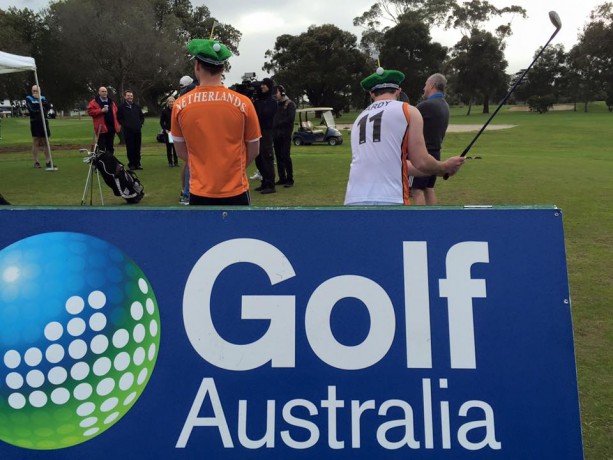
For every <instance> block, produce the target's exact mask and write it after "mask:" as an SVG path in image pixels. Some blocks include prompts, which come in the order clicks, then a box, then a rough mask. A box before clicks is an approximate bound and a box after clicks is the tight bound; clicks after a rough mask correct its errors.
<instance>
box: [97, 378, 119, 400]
mask: <svg viewBox="0 0 613 460" xmlns="http://www.w3.org/2000/svg"><path fill="white" fill-rule="evenodd" d="M114 389H115V380H113V379H111V378H106V379H104V380H102V381H101V382H100V383H99V384H98V386H97V387H96V393H98V394H99V395H100V396H107V395H109V394H110V393H111V391H113V390H114Z"/></svg>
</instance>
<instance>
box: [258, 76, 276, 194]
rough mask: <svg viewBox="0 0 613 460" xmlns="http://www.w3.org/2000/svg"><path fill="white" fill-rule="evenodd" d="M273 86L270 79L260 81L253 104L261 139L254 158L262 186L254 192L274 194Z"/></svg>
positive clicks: (274, 104) (274, 107) (274, 106)
mask: <svg viewBox="0 0 613 460" xmlns="http://www.w3.org/2000/svg"><path fill="white" fill-rule="evenodd" d="M274 87H275V84H274V83H273V81H272V80H271V79H270V78H265V79H264V80H262V84H261V85H260V88H259V90H258V92H257V99H256V100H255V101H254V102H253V105H254V106H255V111H256V113H257V114H258V120H259V122H260V130H261V131H262V138H261V139H260V154H259V155H258V156H257V157H256V158H255V164H256V166H257V168H258V171H260V174H262V185H261V186H259V187H257V188H256V189H255V190H256V191H259V192H260V193H263V194H267V193H275V192H276V190H275V165H274V158H273V141H272V133H273V120H274V117H275V113H276V112H277V103H276V101H275V100H274V99H273V98H272V95H273V88H274Z"/></svg>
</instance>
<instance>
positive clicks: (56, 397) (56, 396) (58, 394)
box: [51, 388, 70, 406]
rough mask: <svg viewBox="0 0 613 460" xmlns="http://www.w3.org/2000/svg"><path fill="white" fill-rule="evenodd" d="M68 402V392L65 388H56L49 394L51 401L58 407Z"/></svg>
mask: <svg viewBox="0 0 613 460" xmlns="http://www.w3.org/2000/svg"><path fill="white" fill-rule="evenodd" d="M69 400H70V391H68V390H67V389H66V388H56V389H55V390H53V391H52V392H51V401H53V403H55V404H57V405H58V406H63V405H64V404H66V403H67V402H68V401H69Z"/></svg>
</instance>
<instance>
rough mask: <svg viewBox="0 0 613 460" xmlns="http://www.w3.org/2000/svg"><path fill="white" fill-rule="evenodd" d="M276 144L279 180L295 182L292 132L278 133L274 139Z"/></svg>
mask: <svg viewBox="0 0 613 460" xmlns="http://www.w3.org/2000/svg"><path fill="white" fill-rule="evenodd" d="M273 143H274V145H275V157H276V158H277V172H278V173H279V182H283V183H291V184H293V183H294V166H293V165H292V159H291V157H290V148H291V145H292V132H291V131H289V132H285V133H276V134H275V137H274V139H273Z"/></svg>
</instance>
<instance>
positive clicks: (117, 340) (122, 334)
mask: <svg viewBox="0 0 613 460" xmlns="http://www.w3.org/2000/svg"><path fill="white" fill-rule="evenodd" d="M129 341H130V334H128V331H126V330H125V329H119V330H118V331H116V332H115V334H113V346H114V347H115V348H123V347H125V346H126V345H127V344H128V342H129Z"/></svg>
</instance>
